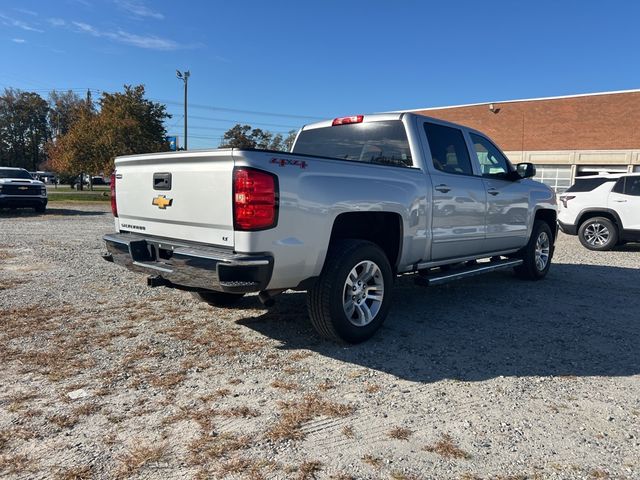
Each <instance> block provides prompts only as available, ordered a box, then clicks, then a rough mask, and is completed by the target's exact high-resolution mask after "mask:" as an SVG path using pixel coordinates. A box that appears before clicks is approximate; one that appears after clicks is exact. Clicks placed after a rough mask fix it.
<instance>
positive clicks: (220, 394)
mask: <svg viewBox="0 0 640 480" xmlns="http://www.w3.org/2000/svg"><path fill="white" fill-rule="evenodd" d="M229 395H231V390H229V389H228V388H219V389H218V390H216V391H215V392H212V393H208V394H207V395H202V396H201V397H200V400H202V401H203V402H212V401H214V400H220V399H221V398H224V397H228V396H229Z"/></svg>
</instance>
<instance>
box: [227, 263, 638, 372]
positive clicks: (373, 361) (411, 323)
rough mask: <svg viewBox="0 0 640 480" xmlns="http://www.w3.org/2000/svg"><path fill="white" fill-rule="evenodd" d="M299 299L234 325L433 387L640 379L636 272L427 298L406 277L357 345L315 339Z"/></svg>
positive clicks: (577, 273)
mask: <svg viewBox="0 0 640 480" xmlns="http://www.w3.org/2000/svg"><path fill="white" fill-rule="evenodd" d="M305 300H306V299H305V295H304V294H295V293H293V294H285V295H281V296H280V297H279V298H278V304H277V305H276V307H274V308H273V309H272V310H270V311H267V312H266V313H264V314H263V315H261V316H259V317H253V318H246V319H243V320H240V321H239V323H241V324H242V325H245V326H247V327H249V328H251V329H254V330H256V331H258V332H260V333H261V334H263V335H265V336H267V337H270V338H274V339H277V340H279V341H280V342H281V343H282V345H281V347H280V348H282V349H287V350H289V349H300V348H306V349H310V350H313V351H316V352H318V353H319V354H321V355H324V356H326V357H329V358H333V359H335V360H338V361H340V362H347V363H350V364H354V365H360V366H362V367H366V368H371V369H375V370H379V371H382V372H386V373H389V374H392V375H394V376H396V377H398V378H402V379H406V380H411V381H417V382H433V381H437V380H440V379H457V380H461V381H479V380H485V379H490V378H494V377H498V376H594V375H596V376H628V375H636V374H638V373H640V355H638V345H640V269H632V268H619V267H606V266H597V265H574V264H554V265H553V268H552V270H551V272H550V273H549V275H548V277H547V278H546V279H545V280H544V281H541V282H537V283H531V282H526V281H521V280H518V279H516V278H514V277H513V275H512V274H511V273H507V272H501V273H494V274H490V275H485V276H483V277H476V278H475V279H469V280H465V281H461V282H458V283H453V284H450V285H444V286H440V287H431V288H429V289H424V288H421V287H416V286H414V285H413V280H412V279H411V278H410V277H405V278H402V279H400V280H399V282H398V284H397V286H396V288H395V289H394V306H393V307H392V309H391V312H390V314H389V316H388V318H387V320H386V322H385V326H384V327H383V328H382V329H381V331H380V332H378V334H377V335H376V336H375V337H374V338H372V339H371V340H369V341H368V342H365V343H364V344H361V345H355V346H349V347H345V346H340V345H336V344H334V343H331V342H326V341H323V340H319V339H318V337H317V335H316V334H315V331H314V330H313V329H312V327H311V326H310V323H309V321H308V320H307V319H306V308H305Z"/></svg>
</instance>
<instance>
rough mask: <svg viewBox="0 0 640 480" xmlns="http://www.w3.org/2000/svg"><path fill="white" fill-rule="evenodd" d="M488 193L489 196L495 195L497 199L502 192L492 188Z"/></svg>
mask: <svg viewBox="0 0 640 480" xmlns="http://www.w3.org/2000/svg"><path fill="white" fill-rule="evenodd" d="M487 193H488V194H489V195H493V196H494V197H495V196H496V195H498V194H499V193H500V191H499V190H496V189H495V188H490V189H489V190H487Z"/></svg>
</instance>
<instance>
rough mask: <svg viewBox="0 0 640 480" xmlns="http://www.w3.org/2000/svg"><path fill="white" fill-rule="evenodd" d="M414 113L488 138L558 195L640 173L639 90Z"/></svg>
mask: <svg viewBox="0 0 640 480" xmlns="http://www.w3.org/2000/svg"><path fill="white" fill-rule="evenodd" d="M411 111H412V112H415V113H420V114H423V115H427V116H430V117H435V118H440V119H443V120H448V121H451V122H456V123H461V124H463V125H468V126H470V127H472V128H476V129H478V130H480V131H482V132H485V133H486V134H487V135H489V136H490V137H491V138H492V139H493V140H494V141H495V142H496V143H497V144H498V145H500V147H501V148H502V149H503V150H504V152H505V153H506V154H507V156H508V157H509V159H510V160H511V161H512V162H513V163H518V162H532V163H534V164H535V165H536V170H537V172H538V175H537V178H538V179H539V180H541V181H543V182H545V183H547V184H548V185H550V186H552V187H554V188H555V189H556V191H558V192H561V191H564V190H565V189H566V188H567V187H569V186H570V185H571V184H572V183H573V180H574V179H575V177H576V176H580V175H589V174H594V173H597V172H610V173H613V172H631V171H640V90H627V91H619V92H603V93H593V94H586V95H572V96H566V97H550V98H533V99H525V100H510V101H506V102H486V103H478V104H472V105H457V106H451V107H438V108H420V109H415V110H411Z"/></svg>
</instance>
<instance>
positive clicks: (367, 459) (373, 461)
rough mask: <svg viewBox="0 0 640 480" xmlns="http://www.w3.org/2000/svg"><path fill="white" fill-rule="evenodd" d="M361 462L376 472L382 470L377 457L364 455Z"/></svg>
mask: <svg viewBox="0 0 640 480" xmlns="http://www.w3.org/2000/svg"><path fill="white" fill-rule="evenodd" d="M361 460H362V461H363V462H364V463H366V464H367V465H370V466H372V467H373V468H375V469H376V470H379V469H380V468H382V459H380V458H378V457H374V456H373V455H369V454H367V455H364V456H363V457H362V459H361Z"/></svg>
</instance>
